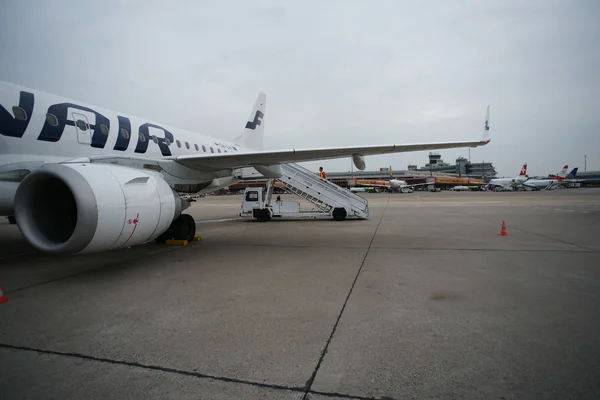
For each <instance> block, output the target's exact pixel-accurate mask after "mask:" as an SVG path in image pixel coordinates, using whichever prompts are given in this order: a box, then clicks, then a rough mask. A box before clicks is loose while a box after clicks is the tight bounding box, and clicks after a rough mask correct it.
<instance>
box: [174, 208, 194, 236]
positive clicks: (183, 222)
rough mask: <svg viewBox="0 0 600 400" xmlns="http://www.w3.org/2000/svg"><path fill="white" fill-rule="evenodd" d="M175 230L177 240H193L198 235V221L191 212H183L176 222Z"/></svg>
mask: <svg viewBox="0 0 600 400" xmlns="http://www.w3.org/2000/svg"><path fill="white" fill-rule="evenodd" d="M174 224H175V226H174V227H173V228H174V229H173V231H174V233H175V239H176V240H187V241H188V242H191V241H192V240H193V239H194V236H196V221H195V220H194V217H192V216H191V215H189V214H181V215H180V216H179V218H177V219H176V220H175V222H174Z"/></svg>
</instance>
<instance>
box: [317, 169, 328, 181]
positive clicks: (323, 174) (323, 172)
mask: <svg viewBox="0 0 600 400" xmlns="http://www.w3.org/2000/svg"><path fill="white" fill-rule="evenodd" d="M319 174H320V175H321V178H323V179H327V174H326V173H325V171H323V167H319Z"/></svg>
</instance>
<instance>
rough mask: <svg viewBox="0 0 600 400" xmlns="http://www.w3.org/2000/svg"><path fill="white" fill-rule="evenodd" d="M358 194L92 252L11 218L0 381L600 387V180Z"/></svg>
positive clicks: (13, 391) (258, 388)
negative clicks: (44, 244)
mask: <svg viewBox="0 0 600 400" xmlns="http://www.w3.org/2000/svg"><path fill="white" fill-rule="evenodd" d="M361 195H362V196H365V197H366V198H367V199H368V200H369V208H370V218H369V220H364V221H351V220H347V221H343V222H335V221H332V220H320V221H272V222H268V223H258V222H254V221H245V220H240V219H238V218H237V215H238V213H239V210H240V202H241V196H208V197H206V198H202V199H199V200H198V201H197V202H196V203H194V205H193V206H192V207H191V208H190V209H188V212H189V213H190V214H192V215H193V216H194V218H195V219H196V220H197V222H198V233H199V234H200V235H201V236H202V238H203V240H202V241H201V242H198V243H191V244H189V245H188V246H185V247H181V246H165V245H157V244H154V243H150V244H147V245H143V246H139V247H134V248H130V249H123V250H118V251H112V252H107V253H103V254H92V255H83V256H50V255H45V254H41V253H39V252H37V251H36V250H34V249H33V248H31V247H30V246H29V245H28V244H27V243H26V242H25V241H24V239H22V237H21V236H20V234H19V232H18V229H17V228H16V226H14V225H8V224H7V223H6V222H5V221H4V220H2V222H0V285H2V287H3V289H4V293H5V295H6V296H7V297H8V298H9V302H8V303H4V304H0V399H16V398H18V399H37V398H44V399H49V398H57V399H58V398H60V399H64V398H86V399H106V398H127V399H138V398H139V399H149V398H160V399H164V398H177V399H198V398H202V399H239V398H265V399H266V398H269V399H270V398H274V399H323V400H324V399H349V398H356V399H390V398H393V399H404V398H418V399H421V398H423V399H431V398H440V399H471V398H473V399H482V398H485V399H517V398H519V399H520V398H536V399H558V398H560V399H570V398H572V399H597V398H600V379H598V377H599V376H600V319H599V318H598V310H599V309H600V261H599V260H600V257H599V255H600V254H599V252H600V189H570V190H554V191H542V192H524V193H504V192H503V193H488V192H475V193H463V192H457V193H452V192H442V193H418V192H415V193H412V194H392V195H389V194H361ZM284 197H287V198H288V199H290V200H292V199H294V197H293V196H291V195H286V196H284ZM304 207H305V206H303V208H304ZM503 221H505V223H506V228H507V232H508V236H506V237H503V236H499V233H500V230H501V225H502V222H503Z"/></svg>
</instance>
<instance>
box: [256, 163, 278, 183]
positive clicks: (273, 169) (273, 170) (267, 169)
mask: <svg viewBox="0 0 600 400" xmlns="http://www.w3.org/2000/svg"><path fill="white" fill-rule="evenodd" d="M254 169H256V170H257V171H258V172H260V173H261V174H262V175H263V176H264V177H266V178H271V179H277V178H281V175H283V171H282V170H281V165H279V164H274V165H268V166H265V165H254Z"/></svg>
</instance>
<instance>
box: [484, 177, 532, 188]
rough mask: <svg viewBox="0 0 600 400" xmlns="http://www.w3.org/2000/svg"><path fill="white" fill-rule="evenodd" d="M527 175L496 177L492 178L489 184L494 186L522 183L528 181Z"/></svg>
mask: <svg viewBox="0 0 600 400" xmlns="http://www.w3.org/2000/svg"><path fill="white" fill-rule="evenodd" d="M527 179H528V178H527V177H526V176H521V175H520V176H517V177H514V178H496V179H492V180H490V182H489V185H492V186H513V185H522V184H523V183H524V182H526V181H527Z"/></svg>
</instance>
